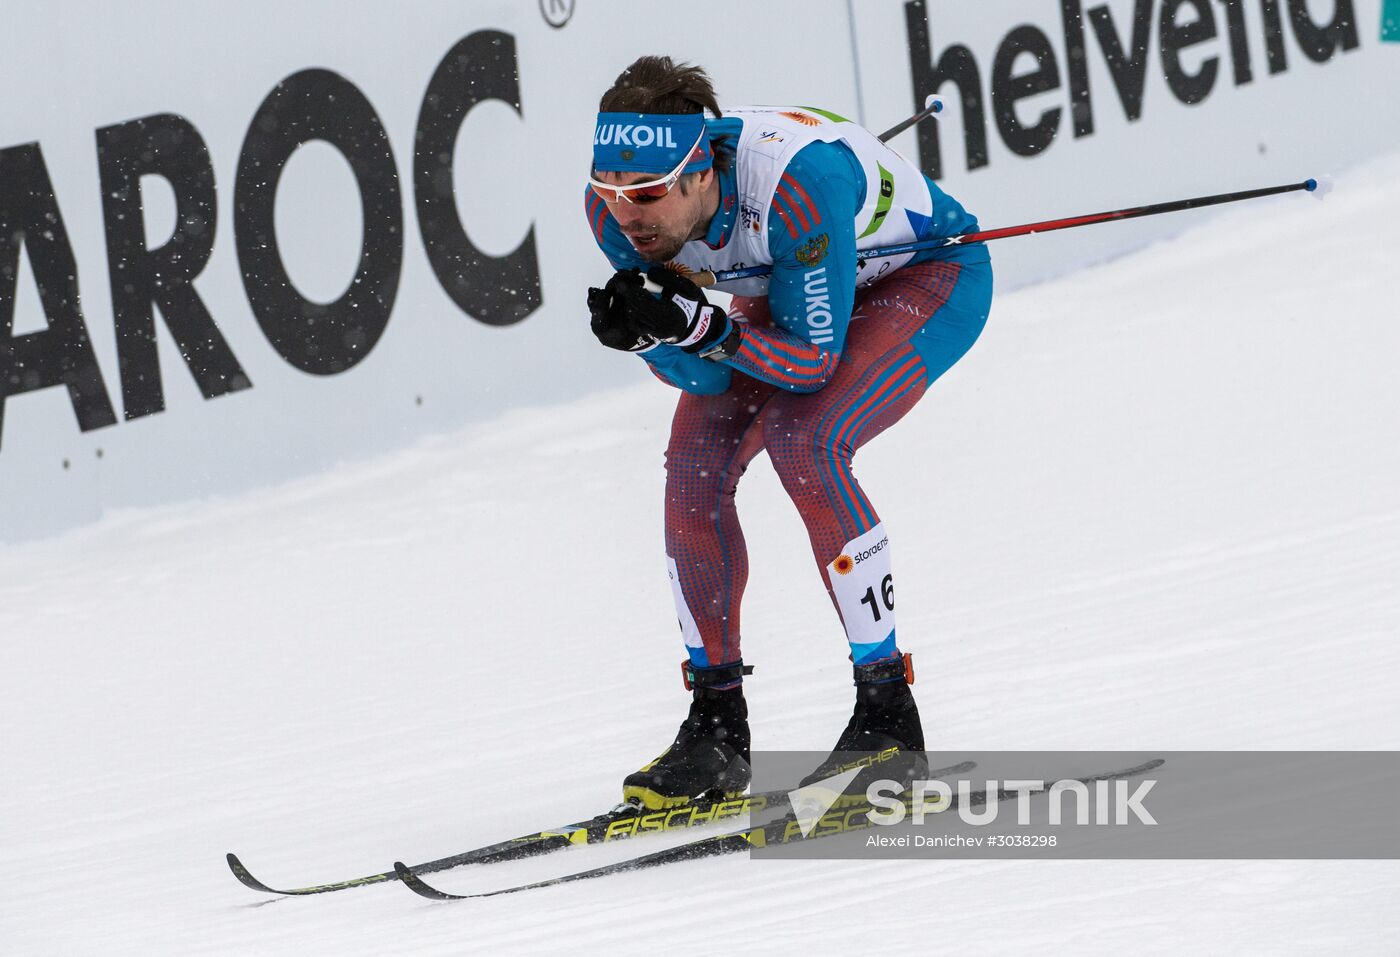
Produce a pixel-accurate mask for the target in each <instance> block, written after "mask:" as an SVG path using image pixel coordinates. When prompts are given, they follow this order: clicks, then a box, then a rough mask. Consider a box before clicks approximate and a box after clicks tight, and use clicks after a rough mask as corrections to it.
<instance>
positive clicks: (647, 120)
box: [593, 113, 714, 175]
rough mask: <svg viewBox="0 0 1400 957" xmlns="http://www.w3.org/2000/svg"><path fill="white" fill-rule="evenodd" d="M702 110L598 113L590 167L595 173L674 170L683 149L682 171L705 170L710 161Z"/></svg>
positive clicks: (708, 142)
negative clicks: (700, 111)
mask: <svg viewBox="0 0 1400 957" xmlns="http://www.w3.org/2000/svg"><path fill="white" fill-rule="evenodd" d="M704 130H705V116H704V114H703V113H599V114H598V128H597V129H596V130H595V131H594V133H593V169H594V170H596V171H597V172H600V173H601V172H615V173H656V174H657V175H665V174H666V173H669V172H671V170H673V169H675V168H676V166H678V165H679V164H680V162H681V159H682V158H683V157H684V156H685V151H686V150H688V149H690V148H691V147H692V146H694V145H695V141H696V140H697V139H698V140H699V141H700V145H699V146H698V147H696V148H695V150H694V152H692V153H691V154H690V160H689V161H688V162H687V163H686V164H685V169H683V170H681V172H683V173H695V172H698V171H699V170H702V169H709V168H710V166H711V165H712V164H713V162H714V154H713V153H711V152H710V138H709V137H708V136H702V135H701V133H702V132H703V131H704Z"/></svg>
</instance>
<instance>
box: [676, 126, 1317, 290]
mask: <svg viewBox="0 0 1400 957" xmlns="http://www.w3.org/2000/svg"><path fill="white" fill-rule="evenodd" d="M935 112H936V111H935ZM1328 188H1330V184H1327V183H1322V184H1319V183H1318V181H1317V180H1316V179H1305V180H1303V181H1302V182H1301V183H1286V184H1284V185H1282V186H1266V187H1264V188H1262V189H1246V190H1240V191H1238V192H1234V193H1218V194H1216V195H1214V196H1197V197H1195V198H1193V199H1178V200H1173V201H1171V202H1168V203H1154V204H1152V205H1151V206H1132V207H1129V208H1127V209H1114V210H1110V211H1108V212H1105V213H1090V214H1088V215H1087V216H1069V217H1066V218H1064V219H1046V220H1042V221H1041V222H1038V223H1025V224H1023V225H1021V226H1003V227H1001V228H1000V229H987V230H982V231H980V232H971V233H958V234H957V235H954V236H944V237H942V238H940V239H923V240H919V241H917V242H912V243H899V244H898V245H894V246H877V247H875V248H874V249H862V250H860V255H859V257H858V258H859V260H860V261H861V262H864V261H866V260H868V259H880V258H882V257H884V256H899V255H903V254H904V253H913V252H920V251H922V250H925V249H942V248H944V247H945V246H961V245H965V244H967V243H975V242H989V241H990V240H993V239H1006V238H1007V237H1008V236H1029V235H1031V234H1032V233H1048V232H1053V231H1054V230H1057V229H1073V228H1074V227H1076V226H1090V225H1093V224H1094V223H1107V222H1112V221H1115V220H1120V219H1137V218H1138V217H1139V216H1155V215H1157V214H1158V213H1175V212H1178V211H1180V210H1183V209H1199V208H1201V207H1203V206H1216V205H1219V204H1220V203H1235V202H1239V201H1240V200H1244V199H1258V198H1259V197H1261V196H1273V195H1276V194H1278V193H1291V192H1293V191H1295V190H1300V189H1303V190H1307V191H1308V192H1310V193H1311V192H1314V191H1318V196H1319V197H1320V196H1322V194H1323V193H1326V192H1327V191H1328ZM772 271H773V267H772V266H749V267H747V268H745V269H721V270H720V271H719V272H710V271H709V270H704V271H702V272H699V273H696V274H694V275H692V276H691V277H690V278H691V280H692V281H693V282H694V283H695V284H696V285H697V286H711V285H714V284H715V283H717V282H728V281H730V280H732V279H749V278H752V277H754V276H766V275H768V274H769V273H770V272H772Z"/></svg>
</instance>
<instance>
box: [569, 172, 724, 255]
mask: <svg viewBox="0 0 1400 957" xmlns="http://www.w3.org/2000/svg"><path fill="white" fill-rule="evenodd" d="M595 175H596V177H597V178H598V179H599V180H600V181H601V182H605V183H611V184H613V185H615V186H627V185H629V184H631V183H640V182H646V181H648V180H651V179H655V177H654V176H648V175H647V174H644V173H597V174H595ZM716 187H717V181H716V180H715V174H714V170H713V169H707V170H701V171H700V172H698V173H692V174H689V175H687V176H682V177H681V180H680V182H679V183H677V184H676V186H675V188H673V189H672V190H671V191H670V192H669V193H667V194H666V195H665V196H662V197H661V198H659V199H647V198H645V197H638V198H637V199H635V200H633V201H632V202H628V201H627V200H619V201H617V202H612V203H608V212H610V213H612V215H613V218H614V219H616V220H617V224H618V225H619V226H621V227H622V232H623V235H625V236H626V237H627V240H628V241H629V242H630V243H631V244H632V246H633V248H634V249H636V250H637V252H638V253H639V254H640V255H641V257H642V258H643V259H645V260H646V261H647V262H655V263H664V262H667V261H669V260H671V259H674V258H675V257H676V255H677V254H678V253H679V252H680V251H681V247H682V246H684V245H685V244H686V243H687V242H688V241H690V240H692V239H699V238H701V237H702V236H704V235H705V231H706V229H707V228H708V227H709V219H710V216H712V215H713V214H714V210H713V209H710V208H709V207H708V203H707V200H708V199H709V197H710V194H711V192H713V191H714V189H715V188H716Z"/></svg>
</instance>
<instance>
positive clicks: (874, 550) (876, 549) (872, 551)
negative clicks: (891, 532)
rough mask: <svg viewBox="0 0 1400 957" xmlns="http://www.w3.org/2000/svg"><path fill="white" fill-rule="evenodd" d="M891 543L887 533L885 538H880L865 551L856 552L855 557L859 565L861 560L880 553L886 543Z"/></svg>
mask: <svg viewBox="0 0 1400 957" xmlns="http://www.w3.org/2000/svg"><path fill="white" fill-rule="evenodd" d="M889 543H890V538H889V536H888V535H886V536H885V537H884V538H882V539H880V540H879V541H878V542H876V543H875V544H874V545H871V546H870V547H869V548H867V549H866V550H865V551H863V552H856V553H855V556H854V557H855V561H856V564H857V565H859V564H860V563H861V562H863V561H865V560H866V559H868V558H870V557H871V556H873V555H878V554H879V553H880V552H881V551H882V550H883V549H884V547H885V546H886V545H888V544H889Z"/></svg>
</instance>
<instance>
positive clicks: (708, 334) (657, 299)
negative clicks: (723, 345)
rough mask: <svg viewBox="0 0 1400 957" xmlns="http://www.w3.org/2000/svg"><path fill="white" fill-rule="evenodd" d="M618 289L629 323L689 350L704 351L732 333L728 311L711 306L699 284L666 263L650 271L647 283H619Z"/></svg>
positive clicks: (648, 271)
mask: <svg viewBox="0 0 1400 957" xmlns="http://www.w3.org/2000/svg"><path fill="white" fill-rule="evenodd" d="M618 292H619V293H620V298H621V300H622V302H623V303H625V305H626V310H627V322H628V325H630V326H631V327H632V328H634V329H637V330H638V331H640V332H643V333H645V334H646V335H649V336H651V337H652V338H653V339H657V340H659V341H661V342H670V343H673V344H675V345H678V346H680V347H681V348H682V349H684V350H685V351H686V352H700V351H702V350H703V349H705V348H707V347H708V346H710V345H712V344H714V343H715V342H718V341H719V340H720V339H722V338H724V337H725V336H726V335H727V334H728V333H729V317H728V316H726V315H725V314H724V310H723V309H721V308H719V307H718V306H712V305H710V304H709V303H708V302H706V301H705V294H704V293H703V292H701V291H700V287H699V286H697V285H695V283H693V282H691V281H690V280H689V279H688V278H687V277H685V276H682V275H681V274H680V273H678V272H676V271H675V270H672V269H667V268H666V267H665V266H652V267H651V269H649V270H647V282H646V285H645V286H643V285H642V283H640V282H637V283H635V284H633V283H630V282H629V283H625V284H621V285H619V287H618Z"/></svg>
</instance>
